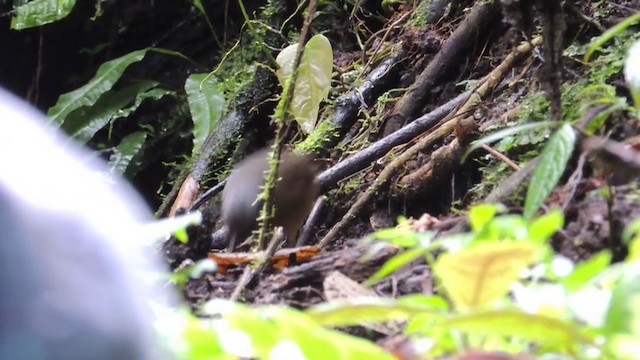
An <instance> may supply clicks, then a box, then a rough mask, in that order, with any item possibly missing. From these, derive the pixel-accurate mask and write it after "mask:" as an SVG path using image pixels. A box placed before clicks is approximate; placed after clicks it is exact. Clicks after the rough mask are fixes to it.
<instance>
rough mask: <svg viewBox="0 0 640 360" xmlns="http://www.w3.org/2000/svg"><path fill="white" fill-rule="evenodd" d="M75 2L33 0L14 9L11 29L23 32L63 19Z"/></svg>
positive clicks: (72, 0) (66, 0)
mask: <svg viewBox="0 0 640 360" xmlns="http://www.w3.org/2000/svg"><path fill="white" fill-rule="evenodd" d="M75 5H76V1H75V0H33V1H29V2H28V3H26V4H24V5H21V6H18V7H16V8H15V9H14V14H15V16H14V17H13V18H12V19H11V28H12V29H14V30H24V29H28V28H31V27H34V26H41V25H44V24H49V23H52V22H54V21H58V20H60V19H62V18H65V17H66V16H67V15H69V13H70V12H71V10H72V9H73V7H74V6H75Z"/></svg>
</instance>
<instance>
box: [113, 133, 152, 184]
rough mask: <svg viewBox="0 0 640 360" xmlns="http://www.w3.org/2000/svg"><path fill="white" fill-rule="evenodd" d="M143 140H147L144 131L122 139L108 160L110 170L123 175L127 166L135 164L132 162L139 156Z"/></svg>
mask: <svg viewBox="0 0 640 360" xmlns="http://www.w3.org/2000/svg"><path fill="white" fill-rule="evenodd" d="M145 140H147V133H146V132H144V131H137V132H134V133H133V134H129V135H127V136H126V137H125V138H124V139H122V141H121V142H120V144H119V145H118V146H117V147H116V148H115V150H114V152H113V154H111V157H110V158H109V167H110V168H111V170H112V171H114V172H116V173H118V174H124V173H125V171H127V169H128V168H129V166H130V165H132V163H135V162H134V161H133V160H134V158H136V157H138V156H139V154H140V150H141V149H142V145H144V142H145ZM134 165H135V164H134Z"/></svg>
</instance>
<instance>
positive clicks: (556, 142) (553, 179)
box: [524, 124, 576, 219]
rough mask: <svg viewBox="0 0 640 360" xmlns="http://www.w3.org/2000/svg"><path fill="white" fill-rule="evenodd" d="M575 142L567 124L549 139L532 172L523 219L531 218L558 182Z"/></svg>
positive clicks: (571, 129)
mask: <svg viewBox="0 0 640 360" xmlns="http://www.w3.org/2000/svg"><path fill="white" fill-rule="evenodd" d="M575 141H576V135H575V132H574V131H573V128H572V127H571V125H569V124H564V125H562V127H561V128H560V129H558V131H556V133H555V134H553V135H552V136H551V138H550V139H549V142H548V143H547V145H546V146H545V147H544V149H543V150H542V153H541V154H540V161H539V162H538V167H536V169H535V170H534V172H533V175H532V177H531V183H530V184H529V188H528V189H527V198H526V200H525V202H524V217H525V218H527V219H531V218H532V217H533V215H534V214H535V213H536V211H538V209H539V208H540V206H541V205H542V204H543V203H544V201H545V199H546V198H547V196H549V194H550V193H551V191H552V190H553V188H554V187H555V186H556V184H557V183H558V181H559V180H560V177H561V176H562V173H564V170H565V167H566V165H567V162H568V161H569V158H571V153H573V147H574V145H575Z"/></svg>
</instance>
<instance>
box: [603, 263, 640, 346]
mask: <svg viewBox="0 0 640 360" xmlns="http://www.w3.org/2000/svg"><path fill="white" fill-rule="evenodd" d="M624 266H625V271H624V272H623V273H622V276H621V277H620V279H619V280H618V282H617V283H616V284H615V286H614V288H613V291H612V294H611V301H610V302H609V309H608V310H607V314H606V317H605V326H604V331H605V333H606V334H608V335H612V334H619V333H633V332H634V331H637V329H634V327H633V326H634V320H635V318H636V317H638V315H637V313H635V310H636V309H637V307H638V306H637V304H638V300H639V299H640V263H639V262H634V263H628V264H625V265H624Z"/></svg>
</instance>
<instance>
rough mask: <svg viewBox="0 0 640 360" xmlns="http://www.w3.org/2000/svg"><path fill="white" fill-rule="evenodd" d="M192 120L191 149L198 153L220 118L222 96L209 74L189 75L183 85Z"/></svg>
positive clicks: (193, 152)
mask: <svg viewBox="0 0 640 360" xmlns="http://www.w3.org/2000/svg"><path fill="white" fill-rule="evenodd" d="M184 89H185V91H186V92H187V100H188V102H189V110H190V111H191V117H192V118H193V149H192V154H196V153H198V151H200V147H201V146H202V144H203V143H204V140H205V139H206V138H207V136H208V135H209V132H211V129H212V128H213V125H214V124H215V123H216V122H217V121H218V120H219V119H220V116H222V109H223V107H224V94H223V92H222V90H221V89H220V88H219V87H218V83H217V81H216V79H215V78H214V77H213V76H209V74H191V75H190V76H189V77H188V78H187V81H186V83H185V85H184Z"/></svg>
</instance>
